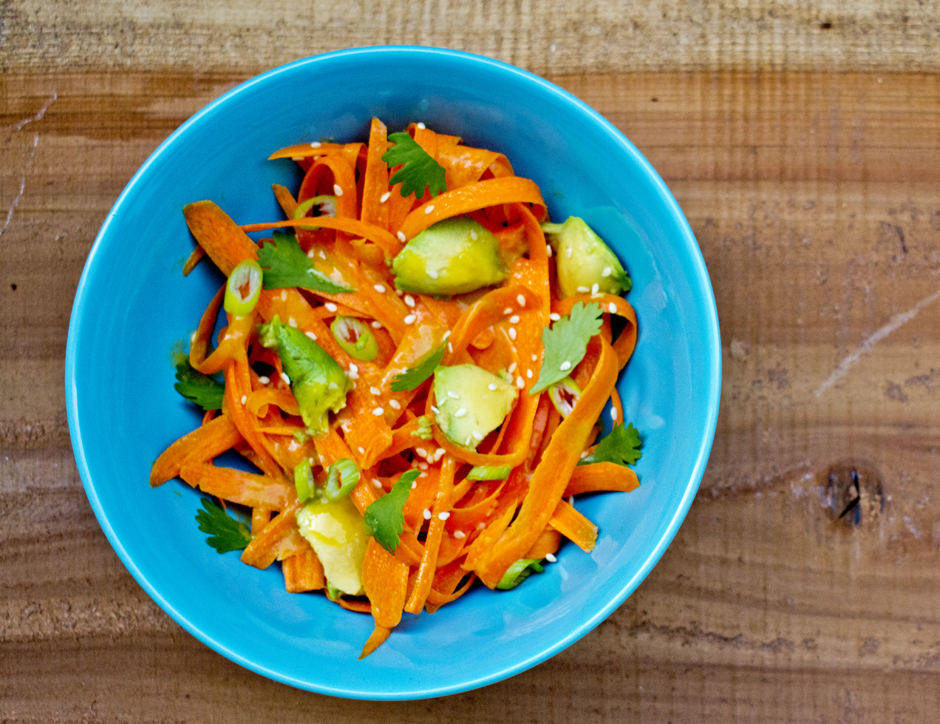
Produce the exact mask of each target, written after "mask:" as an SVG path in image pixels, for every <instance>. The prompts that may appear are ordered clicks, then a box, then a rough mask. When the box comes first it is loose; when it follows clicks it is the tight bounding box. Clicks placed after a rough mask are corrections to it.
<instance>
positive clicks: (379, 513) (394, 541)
mask: <svg viewBox="0 0 940 724" xmlns="http://www.w3.org/2000/svg"><path fill="white" fill-rule="evenodd" d="M418 475H420V471H418V470H413V469H412V470H408V471H407V472H405V473H403V474H402V476H401V477H400V478H399V479H398V482H397V483H395V484H394V485H393V486H392V489H391V490H389V491H388V492H387V493H386V494H385V495H383V496H382V497H381V498H379V499H378V500H376V501H375V502H374V503H372V505H370V506H369V507H368V508H366V512H365V515H364V516H363V518H365V521H366V525H368V526H369V527H370V528H371V529H372V537H373V538H375V540H376V542H377V543H378V544H379V545H380V546H382V547H383V548H384V549H385V550H387V551H388V552H389V553H394V552H395V549H396V548H397V547H398V537H399V536H400V535H401V534H402V531H404V530H405V514H404V513H403V512H402V511H403V508H404V507H405V502H406V501H407V500H408V494H409V493H410V492H411V484H412V483H413V482H414V481H415V480H417V478H418Z"/></svg>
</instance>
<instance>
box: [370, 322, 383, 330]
mask: <svg viewBox="0 0 940 724" xmlns="http://www.w3.org/2000/svg"><path fill="white" fill-rule="evenodd" d="M372 329H382V323H381V322H373V323H372Z"/></svg>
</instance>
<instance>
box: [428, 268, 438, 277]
mask: <svg viewBox="0 0 940 724" xmlns="http://www.w3.org/2000/svg"><path fill="white" fill-rule="evenodd" d="M428 276H429V277H431V279H437V278H438V277H439V276H440V274H438V273H437V272H436V271H434V270H433V269H428Z"/></svg>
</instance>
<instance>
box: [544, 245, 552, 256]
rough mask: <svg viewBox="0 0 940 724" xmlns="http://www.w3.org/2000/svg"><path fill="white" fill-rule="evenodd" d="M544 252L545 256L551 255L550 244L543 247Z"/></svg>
mask: <svg viewBox="0 0 940 724" xmlns="http://www.w3.org/2000/svg"><path fill="white" fill-rule="evenodd" d="M545 254H546V256H549V257H550V256H551V255H552V247H551V246H546V247H545Z"/></svg>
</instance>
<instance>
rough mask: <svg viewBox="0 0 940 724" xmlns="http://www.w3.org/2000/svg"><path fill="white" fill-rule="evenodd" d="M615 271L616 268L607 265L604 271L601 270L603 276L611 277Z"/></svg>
mask: <svg viewBox="0 0 940 724" xmlns="http://www.w3.org/2000/svg"><path fill="white" fill-rule="evenodd" d="M613 271H614V270H613V269H611V268H610V267H609V266H605V267H604V271H602V272H601V276H602V277H609V276H610V275H611V274H612V273H613Z"/></svg>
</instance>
